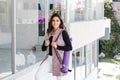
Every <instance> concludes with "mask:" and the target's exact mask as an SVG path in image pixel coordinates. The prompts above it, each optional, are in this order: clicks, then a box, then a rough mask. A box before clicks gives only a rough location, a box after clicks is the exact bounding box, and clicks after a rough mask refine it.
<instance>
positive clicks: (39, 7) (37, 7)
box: [15, 0, 45, 71]
mask: <svg viewBox="0 0 120 80" xmlns="http://www.w3.org/2000/svg"><path fill="white" fill-rule="evenodd" d="M16 4H17V5H16V55H15V66H16V71H20V70H22V69H24V68H26V67H28V66H30V65H33V64H35V63H37V62H39V61H41V60H42V59H43V58H44V56H45V54H42V53H43V52H42V51H41V44H42V43H43V40H44V35H45V24H44V22H45V16H44V15H45V5H44V4H45V2H44V0H40V1H39V3H38V2H37V1H35V0H30V1H28V0H24V1H23V0H22V1H21V0H17V1H16Z"/></svg>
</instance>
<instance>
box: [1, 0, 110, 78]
mask: <svg viewBox="0 0 120 80" xmlns="http://www.w3.org/2000/svg"><path fill="white" fill-rule="evenodd" d="M54 12H58V13H59V14H60V15H61V17H62V19H63V21H64V22H65V26H66V27H67V30H68V33H69V35H70V37H71V38H72V45H73V50H72V51H71V62H72V63H71V65H70V66H71V69H72V72H71V73H70V74H69V75H71V80H97V72H98V54H99V47H98V46H99V39H101V38H103V37H104V38H103V39H109V37H108V36H109V34H110V20H109V19H106V18H104V0H0V79H1V80H34V73H35V72H36V70H37V68H38V66H39V64H40V61H41V60H42V59H43V58H44V57H45V55H46V53H47V51H46V52H42V51H41V49H40V48H41V45H42V43H43V40H44V37H45V35H46V30H47V26H48V21H49V18H50V16H51V15H52V14H53V13H54ZM39 19H42V21H39ZM38 21H39V22H38ZM106 29H107V30H108V31H107V32H106ZM106 36H107V37H106ZM46 76H47V77H44V78H46V79H43V80H48V77H49V78H51V80H54V77H51V74H48V75H46ZM69 77H70V76H69Z"/></svg>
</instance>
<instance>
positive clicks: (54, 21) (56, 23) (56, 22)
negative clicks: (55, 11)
mask: <svg viewBox="0 0 120 80" xmlns="http://www.w3.org/2000/svg"><path fill="white" fill-rule="evenodd" d="M60 23H61V21H60V19H59V18H58V17H53V19H52V26H53V28H54V29H58V28H59V26H60Z"/></svg>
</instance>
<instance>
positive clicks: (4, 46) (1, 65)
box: [0, 0, 12, 79]
mask: <svg viewBox="0 0 120 80" xmlns="http://www.w3.org/2000/svg"><path fill="white" fill-rule="evenodd" d="M10 5H11V0H0V79H1V78H3V77H5V76H8V75H10V74H12V70H11V50H12V49H11V44H12V42H11V41H12V40H11V37H12V36H11V33H12V31H11V19H12V18H11V6H10Z"/></svg>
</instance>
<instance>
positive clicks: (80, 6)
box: [68, 0, 85, 22]
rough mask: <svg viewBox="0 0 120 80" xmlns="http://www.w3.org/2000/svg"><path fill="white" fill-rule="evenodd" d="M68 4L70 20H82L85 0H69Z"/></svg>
mask: <svg viewBox="0 0 120 80" xmlns="http://www.w3.org/2000/svg"><path fill="white" fill-rule="evenodd" d="M68 5H69V21H70V22H75V21H81V20H82V21H83V20H84V19H85V18H84V17H85V0H71V1H69V4H68ZM71 16H72V17H71Z"/></svg>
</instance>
